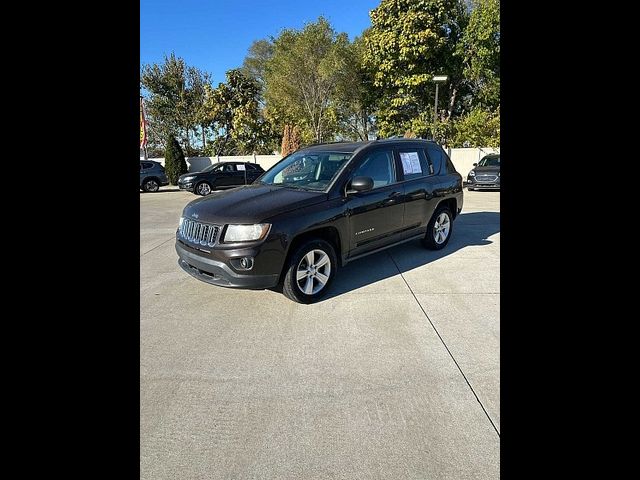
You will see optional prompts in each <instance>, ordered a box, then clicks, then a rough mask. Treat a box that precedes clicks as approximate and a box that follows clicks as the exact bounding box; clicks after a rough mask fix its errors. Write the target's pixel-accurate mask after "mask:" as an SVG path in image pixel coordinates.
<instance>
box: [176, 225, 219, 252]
mask: <svg viewBox="0 0 640 480" xmlns="http://www.w3.org/2000/svg"><path fill="white" fill-rule="evenodd" d="M178 233H179V234H180V236H181V237H182V238H183V239H185V240H186V241H188V242H191V243H195V244H198V245H202V246H208V247H213V246H214V245H215V243H216V240H217V239H218V234H219V233H220V226H219V225H209V224H206V223H200V222H196V221H195V220H191V219H189V218H185V219H184V220H183V221H182V225H181V226H180V229H179V230H178Z"/></svg>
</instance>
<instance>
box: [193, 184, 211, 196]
mask: <svg viewBox="0 0 640 480" xmlns="http://www.w3.org/2000/svg"><path fill="white" fill-rule="evenodd" d="M196 193H197V194H198V195H202V196H203V197H204V196H205V195H209V194H210V193H211V185H209V183H208V182H200V183H199V184H198V185H196Z"/></svg>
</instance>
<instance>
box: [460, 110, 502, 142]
mask: <svg viewBox="0 0 640 480" xmlns="http://www.w3.org/2000/svg"><path fill="white" fill-rule="evenodd" d="M450 128H451V134H450V138H451V140H450V146H451V147H464V146H465V145H467V146H470V147H499V146H500V109H499V108H498V109H497V110H496V112H489V111H486V110H483V109H481V108H479V107H477V108H475V109H473V110H472V111H471V112H469V113H468V114H466V115H464V116H462V117H459V118H457V119H456V120H455V121H453V122H452V124H451V125H450Z"/></svg>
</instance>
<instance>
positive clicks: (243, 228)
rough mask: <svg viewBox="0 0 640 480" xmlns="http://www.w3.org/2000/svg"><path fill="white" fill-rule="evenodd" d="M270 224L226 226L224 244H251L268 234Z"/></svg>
mask: <svg viewBox="0 0 640 480" xmlns="http://www.w3.org/2000/svg"><path fill="white" fill-rule="evenodd" d="M270 228H271V224H270V223H257V224H255V225H227V231H226V232H225V234H224V241H225V242H228V243H230V242H252V241H255V240H262V239H263V238H264V237H266V236H267V233H269V229H270Z"/></svg>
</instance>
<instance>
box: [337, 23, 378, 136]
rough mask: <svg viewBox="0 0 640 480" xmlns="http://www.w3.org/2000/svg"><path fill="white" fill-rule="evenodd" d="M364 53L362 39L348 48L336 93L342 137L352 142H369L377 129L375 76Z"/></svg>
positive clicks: (356, 40) (359, 38) (357, 39)
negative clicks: (375, 124)
mask: <svg viewBox="0 0 640 480" xmlns="http://www.w3.org/2000/svg"><path fill="white" fill-rule="evenodd" d="M365 34H366V32H365ZM364 52H365V41H364V38H363V37H362V36H360V37H357V38H356V39H355V40H354V41H353V43H351V44H349V45H348V46H347V48H346V49H345V58H344V60H345V62H344V67H343V69H342V70H341V71H340V72H339V81H338V83H337V86H336V91H335V105H336V110H337V114H338V120H339V122H340V123H339V125H340V133H341V135H342V136H343V137H344V138H348V139H352V140H367V139H368V138H369V134H370V133H373V131H374V129H375V126H374V117H373V113H374V109H375V102H376V95H375V92H374V90H373V88H372V87H373V72H372V71H371V69H370V68H368V67H367V66H366V65H365V64H364Z"/></svg>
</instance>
